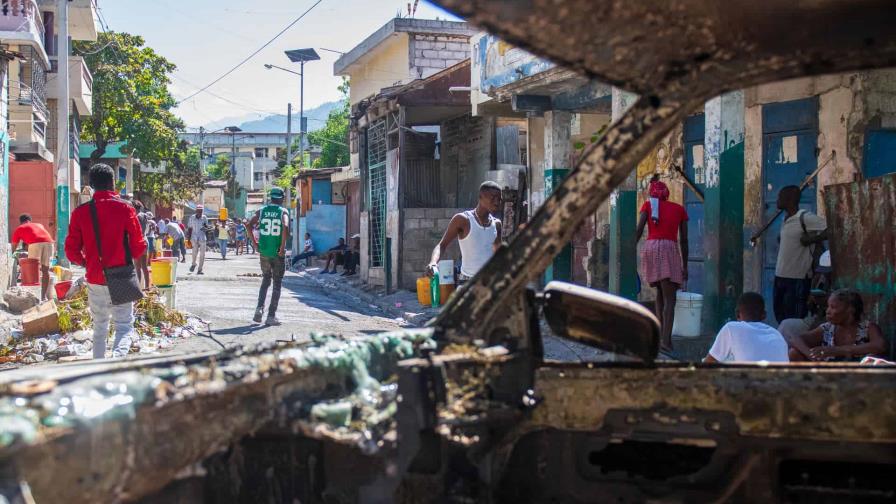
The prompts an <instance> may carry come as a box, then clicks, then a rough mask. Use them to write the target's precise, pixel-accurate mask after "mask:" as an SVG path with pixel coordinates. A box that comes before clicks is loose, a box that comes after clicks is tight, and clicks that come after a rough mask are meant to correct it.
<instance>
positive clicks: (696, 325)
mask: <svg viewBox="0 0 896 504" xmlns="http://www.w3.org/2000/svg"><path fill="white" fill-rule="evenodd" d="M702 315H703V295H701V294H697V293H694V292H681V291H679V292H678V295H677V297H676V302H675V322H674V323H673V324H672V335H673V336H681V337H683V338H696V337H699V336H701V335H702V333H701V331H700V322H701V319H702Z"/></svg>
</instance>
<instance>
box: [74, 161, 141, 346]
mask: <svg viewBox="0 0 896 504" xmlns="http://www.w3.org/2000/svg"><path fill="white" fill-rule="evenodd" d="M90 185H91V187H93V189H94V191H95V192H94V194H93V201H95V202H96V210H97V220H98V221H99V228H100V230H99V238H100V242H101V243H102V252H103V257H102V262H101V260H100V256H99V253H98V251H97V239H96V235H95V233H94V228H93V219H92V217H91V215H90V205H89V204H84V205H81V206H79V207H78V208H76V209H75V211H74V212H72V218H71V223H70V224H69V230H68V237H67V238H66V239H65V256H66V257H68V260H69V261H71V262H72V263H73V264H77V265H80V266H84V267H85V268H87V297H88V300H89V304H90V315H91V316H92V317H93V358H94V359H102V358H104V357H105V355H106V338H107V337H108V335H109V320H110V319H112V321H113V322H114V324H115V342H114V343H113V345H112V356H113V357H124V356H126V355H127V354H128V351H129V350H130V348H131V336H132V334H133V332H134V303H124V304H119V305H113V304H112V299H111V298H110V297H109V288H108V287H106V276H105V274H104V273H103V270H104V269H105V268H115V267H118V266H124V265H125V263H126V255H125V246H127V248H128V249H129V250H130V254H131V258H132V259H133V258H137V257H140V256H142V255H143V253H144V252H146V239H145V238H144V237H143V232H142V231H141V229H140V223H139V222H138V221H137V212H136V211H135V210H134V207H133V206H131V205H130V204H128V203H127V202H126V201H124V200H122V199H120V198H119V197H118V195H117V194H115V174H114V172H113V171H112V168H111V167H109V166H108V165H104V164H96V165H93V167H91V168H90Z"/></svg>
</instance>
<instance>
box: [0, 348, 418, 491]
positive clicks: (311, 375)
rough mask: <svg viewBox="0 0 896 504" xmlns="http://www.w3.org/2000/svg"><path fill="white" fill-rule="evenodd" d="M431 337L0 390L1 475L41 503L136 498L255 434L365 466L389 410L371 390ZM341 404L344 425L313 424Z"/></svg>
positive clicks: (382, 390)
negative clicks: (340, 449)
mask: <svg viewBox="0 0 896 504" xmlns="http://www.w3.org/2000/svg"><path fill="white" fill-rule="evenodd" d="M430 334H431V333H430V332H429V331H425V330H424V331H419V330H410V331H403V332H401V333H391V334H379V335H376V336H366V337H363V338H338V337H332V336H330V337H325V336H317V335H315V337H314V341H312V342H309V343H306V344H268V345H261V346H259V347H255V348H250V349H233V350H228V351H223V352H220V353H218V354H216V355H213V356H205V357H202V358H198V359H193V361H192V362H191V363H189V364H186V365H185V364H181V363H177V362H176V359H170V360H169V361H164V360H161V359H160V360H159V361H157V362H154V363H147V362H133V361H131V362H129V361H122V362H117V363H112V365H111V366H110V367H111V368H112V369H106V370H102V369H98V367H100V366H99V365H97V364H94V365H87V366H83V367H80V372H79V370H78V368H73V367H69V368H66V369H46V368H45V369H44V370H43V371H44V372H45V373H46V375H47V376H45V377H44V378H43V379H42V380H41V381H39V382H38V381H35V380H31V381H24V382H23V381H15V380H9V381H7V382H5V383H4V384H3V385H2V387H0V477H8V475H9V474H13V475H14V476H15V478H17V480H22V481H25V482H27V483H28V485H29V486H30V488H31V491H32V492H33V494H34V496H35V499H36V500H37V501H38V502H72V503H75V502H85V503H86V502H120V501H128V500H134V499H137V498H140V497H142V496H146V495H150V494H152V493H153V492H156V491H159V490H160V489H162V488H163V487H164V486H165V485H167V484H168V483H169V482H170V481H172V480H174V479H176V478H177V476H178V474H179V473H181V471H183V470H184V469H186V468H189V467H191V465H193V464H197V463H200V462H202V461H203V460H205V459H206V458H208V457H210V456H211V455H213V454H214V453H216V452H218V451H220V450H222V449H225V448H227V447H228V446H231V445H232V444H233V443H235V442H237V441H239V440H240V439H241V438H243V437H244V436H247V435H250V434H252V433H254V432H258V431H259V430H261V429H280V430H282V431H285V432H286V433H288V434H289V435H291V436H296V437H300V436H304V437H307V438H315V439H325V440H327V441H329V442H333V443H338V444H340V445H344V446H347V447H351V448H353V449H356V450H360V451H361V452H363V453H366V454H368V455H371V456H372V455H375V454H376V453H377V452H378V450H379V449H380V448H383V447H386V446H387V443H385V442H381V441H382V439H381V436H383V435H384V434H385V433H386V432H387V431H388V430H390V429H391V428H392V423H391V422H392V416H393V414H394V409H395V397H394V386H391V385H382V386H380V381H379V380H384V379H386V378H388V377H390V376H391V375H392V374H394V373H395V371H396V369H397V363H398V361H399V360H400V359H403V358H409V357H413V356H415V355H417V352H420V351H422V350H423V349H426V348H429V349H432V348H434V346H435V345H434V342H433V341H432V340H431V339H430ZM103 367H106V366H103ZM54 377H55V378H56V379H52V378H54ZM377 396H378V397H377ZM386 397H390V399H388V400H386V401H384V400H382V399H385V398H386ZM340 402H341V403H343V404H344V403H346V402H348V403H349V405H350V406H349V411H350V413H349V415H350V416H349V420H351V425H350V427H344V426H341V425H333V424H331V422H332V420H327V416H326V415H327V413H326V412H323V415H324V416H315V407H316V406H317V405H319V404H330V405H332V404H334V403H340ZM321 411H323V410H321ZM364 411H367V413H363V412H364ZM362 425H366V427H361V426H362ZM359 427H360V429H359ZM393 442H394V439H393ZM0 490H2V489H0ZM2 497H3V495H2V494H0V498H2ZM0 500H2V499H0Z"/></svg>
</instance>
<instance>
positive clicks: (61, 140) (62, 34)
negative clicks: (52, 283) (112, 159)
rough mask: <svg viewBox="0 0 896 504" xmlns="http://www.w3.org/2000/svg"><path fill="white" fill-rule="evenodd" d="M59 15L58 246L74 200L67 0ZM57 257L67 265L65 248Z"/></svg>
mask: <svg viewBox="0 0 896 504" xmlns="http://www.w3.org/2000/svg"><path fill="white" fill-rule="evenodd" d="M56 13H57V19H58V22H59V33H58V39H59V43H58V50H57V56H56V61H57V65H58V68H57V69H56V76H57V78H56V85H57V87H58V89H57V93H58V96H59V100H58V109H57V111H58V113H57V115H56V117H57V120H56V128H57V129H56V243H58V244H60V245H61V244H63V243H65V238H66V237H67V236H68V224H69V218H70V215H71V212H70V205H71V197H70V196H69V170H71V167H70V166H69V165H70V164H71V163H70V161H69V160H70V152H69V149H70V148H71V147H70V142H71V139H70V138H69V132H68V127H69V114H70V110H69V108H70V106H71V98H69V90H68V74H69V71H68V55H69V45H70V42H69V38H68V0H57V1H56ZM35 64H39V63H35ZM56 254H57V260H58V261H59V263H60V264H63V265H66V264H68V261H67V260H66V258H65V252H64V251H63V247H57V252H56Z"/></svg>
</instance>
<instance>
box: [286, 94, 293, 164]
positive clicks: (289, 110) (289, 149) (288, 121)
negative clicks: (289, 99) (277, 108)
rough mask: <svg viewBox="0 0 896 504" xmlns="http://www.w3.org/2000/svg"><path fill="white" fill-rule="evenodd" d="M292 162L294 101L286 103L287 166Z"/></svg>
mask: <svg viewBox="0 0 896 504" xmlns="http://www.w3.org/2000/svg"><path fill="white" fill-rule="evenodd" d="M290 162H292V103H288V104H286V166H289V163H290Z"/></svg>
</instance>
